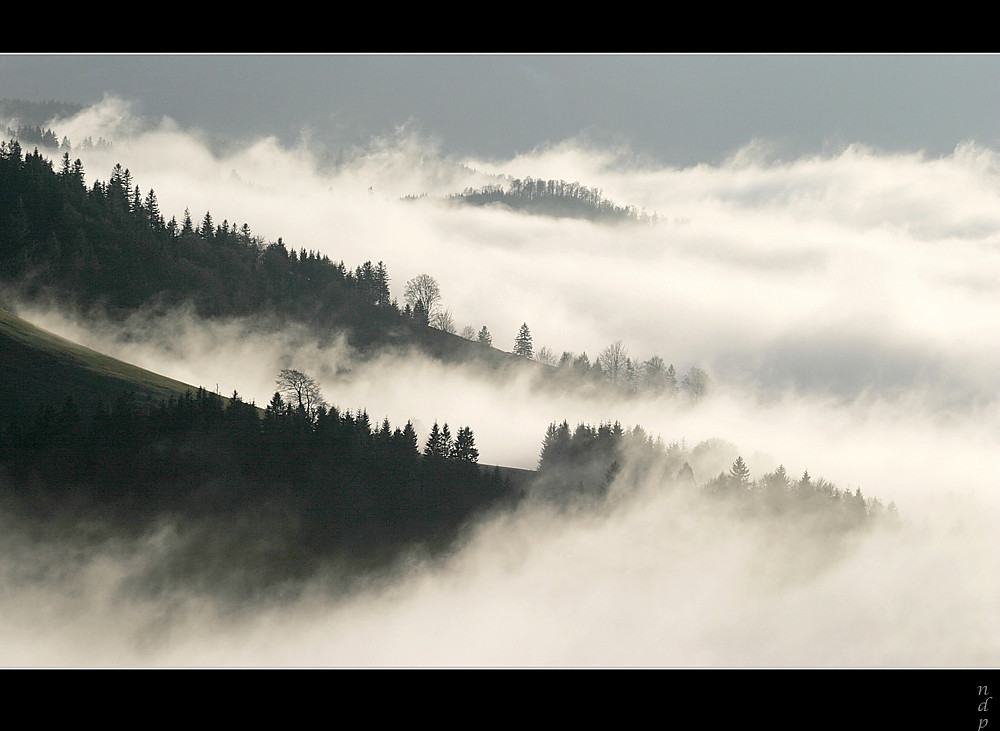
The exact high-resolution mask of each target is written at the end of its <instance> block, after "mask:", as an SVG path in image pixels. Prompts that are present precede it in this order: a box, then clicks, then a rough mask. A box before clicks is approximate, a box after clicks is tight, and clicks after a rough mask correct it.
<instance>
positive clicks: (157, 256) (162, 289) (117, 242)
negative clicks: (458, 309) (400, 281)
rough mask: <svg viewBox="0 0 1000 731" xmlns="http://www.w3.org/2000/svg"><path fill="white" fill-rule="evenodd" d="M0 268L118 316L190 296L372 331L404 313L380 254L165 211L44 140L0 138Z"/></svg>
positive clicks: (118, 175) (31, 287)
mask: <svg viewBox="0 0 1000 731" xmlns="http://www.w3.org/2000/svg"><path fill="white" fill-rule="evenodd" d="M0 280H4V281H6V282H9V283H17V285H18V286H19V287H20V288H21V289H22V292H23V294H24V295H25V296H28V297H35V296H40V295H42V294H45V295H47V296H49V297H52V298H54V299H56V300H57V301H62V302H66V303H71V304H73V305H76V306H79V307H81V308H84V309H87V308H90V307H93V306H100V307H102V308H103V309H104V310H105V312H106V313H107V314H108V315H110V316H112V317H115V316H120V315H127V314H128V313H130V312H134V311H135V310H136V309H138V308H140V307H146V308H150V307H152V308H159V309H161V310H164V311H165V310H167V309H169V308H171V307H175V306H177V305H180V304H182V303H191V304H192V305H193V306H194V308H195V311H196V312H197V313H198V314H199V315H201V316H205V317H213V316H240V315H255V314H261V313H267V314H274V315H279V316H284V317H289V318H294V319H296V320H298V321H302V322H306V323H312V324H323V325H330V324H338V323H339V324H342V325H350V326H351V332H352V334H353V335H354V336H355V337H356V339H357V340H358V341H359V342H368V341H370V340H372V339H374V338H377V335H378V334H379V333H381V332H384V331H385V330H386V329H387V326H388V325H391V324H396V325H398V324H399V322H400V320H403V319H404V315H403V313H402V312H401V311H400V309H399V308H398V306H397V304H396V302H395V301H394V300H391V299H390V296H389V274H388V271H387V269H386V266H385V264H384V263H382V262H378V263H377V264H374V263H372V262H370V261H368V262H365V263H364V264H363V265H360V266H358V267H356V268H354V269H353V270H352V269H349V268H347V267H346V266H345V265H344V262H343V261H340V262H334V261H332V260H331V259H330V258H329V257H328V256H326V255H321V254H319V253H317V252H313V251H306V250H305V249H301V250H299V251H296V250H295V249H291V248H289V247H287V246H286V245H285V244H284V242H283V241H282V239H281V238H279V239H278V240H277V241H275V242H267V241H265V240H264V239H263V237H261V236H258V235H255V234H253V232H252V231H251V229H250V226H249V225H248V224H247V223H242V224H240V225H237V224H236V223H235V222H233V223H230V222H229V221H228V220H223V221H221V222H219V223H216V222H215V220H214V219H213V217H212V214H211V212H210V211H206V213H205V214H204V216H203V217H202V218H201V220H200V221H199V222H196V221H194V220H193V219H192V217H191V215H190V212H189V211H188V210H185V213H184V215H183V217H182V219H181V220H180V221H177V219H176V217H171V218H170V219H169V220H166V219H165V217H164V215H163V214H162V213H161V211H160V208H159V204H158V202H157V199H156V192H155V191H154V190H153V189H149V191H148V192H146V193H143V192H142V191H141V190H140V188H139V186H138V185H137V184H136V183H135V181H133V179H132V176H131V174H130V172H129V170H128V169H127V168H123V167H122V166H121V164H118V165H116V166H115V167H114V170H113V171H112V174H111V177H110V178H109V180H108V181H107V182H101V181H99V180H98V181H95V182H94V183H93V184H92V185H90V186H89V187H88V186H87V184H86V181H85V173H84V169H83V164H82V162H81V161H80V159H76V160H75V161H73V160H71V158H70V155H69V153H68V152H65V153H63V156H62V162H61V165H60V166H59V168H58V170H57V169H56V168H55V167H54V166H53V165H52V163H51V162H50V161H49V160H47V159H46V158H45V157H44V156H43V155H42V154H41V153H40V152H39V151H38V149H37V148H36V149H35V150H34V152H29V153H26V154H25V153H23V152H22V149H21V146H20V144H19V143H18V142H17V141H16V140H11V141H9V142H4V143H0Z"/></svg>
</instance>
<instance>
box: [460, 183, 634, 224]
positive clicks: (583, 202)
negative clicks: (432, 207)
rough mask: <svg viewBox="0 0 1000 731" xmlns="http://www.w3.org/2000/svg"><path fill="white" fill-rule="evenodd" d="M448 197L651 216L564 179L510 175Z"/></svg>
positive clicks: (547, 211)
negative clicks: (512, 176) (502, 183)
mask: <svg viewBox="0 0 1000 731" xmlns="http://www.w3.org/2000/svg"><path fill="white" fill-rule="evenodd" d="M452 199H453V200H457V201H460V202H462V203H467V204H469V205H477V206H482V205H490V204H498V205H504V206H507V207H509V208H513V209H515V210H519V211H525V212H527V213H535V214H542V215H546V216H555V217H563V218H585V219H589V220H592V221H601V222H619V221H636V222H649V221H652V220H653V217H652V216H650V215H649V214H647V213H645V212H643V211H640V210H639V209H637V208H636V207H635V206H620V205H617V204H615V203H612V202H611V201H609V200H607V199H606V198H604V197H603V195H602V192H601V190H600V189H598V188H588V187H586V186H584V185H580V183H567V182H566V181H565V180H541V179H538V178H532V177H527V178H524V179H523V180H522V179H521V178H514V179H512V180H510V181H509V182H508V183H507V185H506V186H504V185H500V184H493V185H485V186H483V187H481V188H471V187H470V188H466V189H465V190H463V191H462V193H461V194H457V195H454V196H452Z"/></svg>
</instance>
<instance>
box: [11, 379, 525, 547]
mask: <svg viewBox="0 0 1000 731" xmlns="http://www.w3.org/2000/svg"><path fill="white" fill-rule="evenodd" d="M478 456H479V453H478V450H477V448H476V446H475V437H474V435H473V432H472V430H471V428H469V427H464V426H463V427H461V428H460V429H459V430H458V432H457V435H456V437H454V438H453V437H452V435H451V432H450V429H449V427H448V425H447V424H444V425H443V426H440V427H439V425H438V424H437V423H435V424H434V427H433V429H432V431H431V436H430V437H429V439H428V441H427V444H426V445H425V446H424V449H423V450H422V451H421V449H420V447H419V445H418V442H417V435H416V431H415V430H414V427H413V424H412V423H410V422H407V423H406V425H405V426H402V427H399V426H396V427H393V426H392V425H391V424H390V423H389V421H388V419H384V420H383V421H382V422H381V423H380V424H377V425H373V424H372V423H371V422H370V420H369V417H368V414H367V412H366V411H364V410H358V411H356V412H352V411H348V410H340V409H338V408H337V407H330V408H327V407H326V406H324V405H321V406H320V407H318V408H317V409H316V410H315V412H314V413H313V414H311V415H310V414H309V413H307V412H306V410H305V409H304V408H302V407H301V406H295V405H293V404H291V403H286V402H285V401H284V400H283V399H282V397H281V395H280V394H279V393H275V395H274V397H273V399H272V400H271V402H270V403H269V404H268V405H267V407H266V409H264V411H263V415H261V413H260V410H259V409H258V408H257V407H256V406H255V405H253V404H252V403H247V402H244V401H243V400H242V399H241V398H240V397H239V395H238V394H236V393H234V394H233V395H232V396H231V397H230V398H229V399H223V398H222V397H221V396H219V395H217V394H215V393H211V392H209V391H206V390H205V389H203V388H200V389H198V391H197V392H195V393H191V392H189V393H187V394H186V395H185V396H183V397H180V398H176V399H170V400H169V401H162V402H159V403H153V402H151V401H146V402H142V401H137V400H136V399H134V398H131V397H130V396H128V395H123V396H122V397H121V398H119V399H118V401H117V402H116V403H114V404H111V405H105V404H97V405H95V407H94V408H93V409H90V410H85V409H81V408H80V407H79V406H78V405H77V404H76V403H75V401H74V399H73V398H72V397H70V398H68V399H67V400H66V402H65V403H64V404H63V406H62V407H61V408H51V407H47V408H45V409H43V410H42V411H41V412H40V413H39V414H38V415H37V416H36V417H35V418H34V419H32V420H31V421H30V422H29V421H27V420H26V419H25V418H24V417H23V416H20V415H18V416H13V415H8V416H7V418H5V419H4V420H3V423H2V424H0V468H2V474H3V479H2V480H0V484H2V485H3V486H4V490H5V493H6V496H7V497H9V498H13V499H15V500H16V501H17V503H18V504H19V505H20V506H21V507H23V508H25V509H27V510H29V511H34V512H36V513H37V512H39V511H40V512H41V513H43V514H44V513H45V512H46V511H49V510H56V511H58V510H60V509H64V508H65V507H66V506H79V507H80V508H81V509H83V510H91V511H94V512H95V514H99V515H102V516H105V517H108V518H110V519H114V520H115V521H118V522H120V523H123V524H134V525H136V526H139V525H144V524H146V523H148V522H149V521H150V520H154V519H156V518H157V516H160V515H175V516H178V517H181V518H185V517H186V518H190V519H197V520H202V519H205V518H208V517H214V518H217V519H220V520H224V521H227V522H232V521H233V519H234V518H236V517H238V516H241V515H247V514H248V513H252V514H255V515H258V516H261V515H263V516H273V517H274V521H273V522H272V521H270V520H269V519H264V520H263V523H264V526H265V527H268V523H271V525H270V526H269V528H270V529H271V530H278V529H279V528H280V530H282V531H284V532H285V534H286V535H285V538H286V539H288V540H289V542H290V543H291V544H294V545H295V546H296V549H295V550H296V551H299V552H306V553H309V554H316V555H324V554H334V553H336V554H338V555H358V556H364V555H379V553H380V552H392V551H393V550H396V549H398V548H400V547H402V546H405V545H407V544H411V543H422V544H428V545H437V546H442V545H446V544H447V542H448V541H449V540H451V538H452V537H454V535H456V533H457V531H459V530H460V529H461V527H462V526H463V525H465V524H466V523H467V522H468V521H469V520H471V519H472V518H473V517H474V516H475V515H477V514H479V513H481V512H483V511H485V510H488V509H490V508H491V507H494V506H497V505H500V504H503V503H505V502H508V501H516V500H517V498H518V493H517V492H516V491H515V490H514V489H512V488H511V485H510V482H509V480H508V479H506V478H505V477H504V476H503V475H502V474H501V472H500V470H499V469H498V468H492V469H491V468H487V467H481V466H480V465H479V464H478ZM279 517H280V521H279V520H278V519H279ZM290 526H294V530H293V529H292V528H290ZM290 530H291V531H292V534H289V533H288V531H290ZM266 538H267V535H266V532H265V533H264V534H262V535H261V536H260V539H261V540H266Z"/></svg>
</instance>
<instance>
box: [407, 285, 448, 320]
mask: <svg viewBox="0 0 1000 731" xmlns="http://www.w3.org/2000/svg"><path fill="white" fill-rule="evenodd" d="M403 299H404V301H405V302H406V303H407V304H409V305H410V307H413V308H414V309H415V308H416V307H417V303H420V305H421V307H422V308H423V311H424V312H426V313H427V318H428V320H429V321H430V322H434V321H435V317H436V316H437V314H438V310H439V308H440V306H441V304H440V303H441V288H440V287H439V286H438V283H437V281H436V280H435V279H434V277H432V276H431V275H430V274H418V275H417V276H415V277H414V278H413V279H411V280H409V281H408V282H407V283H406V290H405V291H404V292H403Z"/></svg>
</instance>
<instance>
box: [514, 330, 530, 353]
mask: <svg viewBox="0 0 1000 731" xmlns="http://www.w3.org/2000/svg"><path fill="white" fill-rule="evenodd" d="M532 354H533V353H532V348H531V331H530V330H529V329H528V324H527V323H523V324H522V325H521V329H520V330H518V333H517V337H516V338H515V339H514V355H517V356H520V357H521V358H528V359H529V360H530V359H531V357H532Z"/></svg>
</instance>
